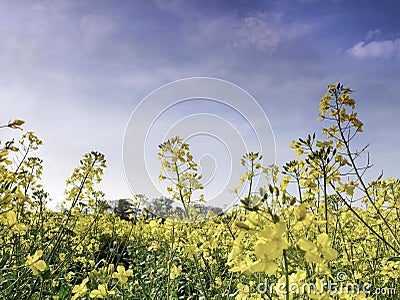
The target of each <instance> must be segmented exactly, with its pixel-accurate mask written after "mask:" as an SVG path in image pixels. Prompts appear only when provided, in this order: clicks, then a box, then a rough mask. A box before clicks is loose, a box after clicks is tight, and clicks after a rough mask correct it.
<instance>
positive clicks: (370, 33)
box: [365, 28, 382, 40]
mask: <svg viewBox="0 0 400 300" xmlns="http://www.w3.org/2000/svg"><path fill="white" fill-rule="evenodd" d="M381 33H382V30H381V29H380V28H377V29H375V30H370V31H368V32H367V34H366V35H365V38H366V39H367V40H369V39H371V38H373V37H374V36H377V35H380V34H381Z"/></svg>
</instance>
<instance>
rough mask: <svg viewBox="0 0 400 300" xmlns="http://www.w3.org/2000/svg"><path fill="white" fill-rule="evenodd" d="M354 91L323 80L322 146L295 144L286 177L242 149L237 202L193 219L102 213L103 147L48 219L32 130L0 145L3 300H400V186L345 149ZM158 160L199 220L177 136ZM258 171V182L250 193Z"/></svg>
mask: <svg viewBox="0 0 400 300" xmlns="http://www.w3.org/2000/svg"><path fill="white" fill-rule="evenodd" d="M352 93H353V92H352V90H350V89H349V88H346V87H343V85H341V84H334V85H329V87H328V89H327V92H326V94H325V95H324V96H323V97H322V98H321V100H320V116H319V119H320V120H321V121H323V123H322V124H323V125H326V127H324V128H323V129H322V133H323V134H324V136H325V138H324V139H323V140H317V139H316V137H315V134H313V135H309V136H307V137H305V138H304V139H299V140H297V141H294V142H293V143H292V148H293V149H294V150H295V155H296V159H294V160H292V161H290V162H287V163H286V164H285V165H284V166H282V167H281V168H279V167H277V166H273V165H272V166H263V165H262V164H261V162H262V155H261V154H260V153H248V154H245V155H244V156H243V157H242V160H241V162H242V165H243V175H242V176H241V177H240V182H239V185H242V186H246V187H248V193H246V196H245V197H244V198H243V199H241V205H240V206H235V207H234V208H233V209H232V210H231V211H230V212H229V213H227V214H225V215H223V216H215V217H213V218H209V219H207V220H205V221H202V222H173V221H171V220H169V219H167V220H165V219H161V218H157V217H154V216H151V217H150V216H149V215H147V214H146V212H145V213H143V214H140V215H136V216H134V217H130V218H124V219H122V218H120V217H119V216H118V215H116V214H112V213H110V212H109V211H108V210H107V209H106V208H107V202H106V201H105V200H104V199H105V195H104V194H103V193H102V192H101V191H98V190H96V184H97V183H98V182H100V181H101V177H102V174H103V171H104V169H105V168H106V160H105V157H104V155H103V154H101V153H98V152H90V153H87V154H85V155H84V156H83V157H82V159H81V161H80V162H79V165H78V166H77V167H76V168H75V169H74V171H73V173H72V175H71V177H70V178H69V179H68V180H67V187H66V192H65V203H63V209H62V210H61V211H58V212H56V211H51V210H49V209H48V208H47V207H46V201H47V198H48V195H47V193H46V192H45V190H44V189H43V187H42V185H41V184H40V178H41V175H42V160H41V159H40V158H37V157H35V156H34V153H35V150H37V149H38V147H40V145H41V144H42V142H41V141H40V140H39V139H38V138H37V137H36V136H35V135H34V134H33V133H32V132H27V133H24V134H22V137H21V139H20V141H19V142H18V143H17V142H14V140H12V141H7V142H5V143H3V144H1V149H0V244H1V248H0V251H1V254H0V275H1V276H0V298H1V299H204V300H206V299H237V300H244V299H399V297H400V296H399V294H400V282H399V278H400V234H399V232H400V228H399V227H400V226H399V225H400V223H399V217H400V199H399V195H400V181H399V180H398V179H393V178H388V179H383V178H377V179H376V180H375V181H372V182H365V180H364V173H365V172H366V171H367V170H368V169H369V168H370V162H369V159H368V156H367V155H366V153H364V152H365V151H355V150H354V149H353V148H352V142H353V139H355V138H356V137H357V135H358V134H361V133H362V128H363V123H362V122H361V121H360V120H359V119H358V115H357V113H356V112H355V100H354V99H353V98H352ZM23 125H24V122H23V121H22V120H13V121H11V122H9V123H8V124H7V125H4V126H2V127H4V128H5V127H7V128H11V129H21V128H22V126H23ZM159 158H160V160H161V164H162V167H163V168H164V169H170V170H171V171H176V172H177V174H180V175H181V176H180V181H179V182H177V183H176V184H173V183H171V186H169V187H168V191H169V192H170V194H171V198H172V199H174V201H177V202H180V203H181V204H182V207H183V208H184V215H182V216H181V218H187V219H193V218H196V207H195V206H194V205H193V202H192V201H191V197H192V191H193V190H196V189H199V190H201V189H202V188H203V186H202V185H201V183H200V179H201V178H199V177H198V176H197V175H196V173H195V171H196V166H197V165H196V163H195V162H194V161H193V157H192V156H191V155H190V149H189V145H187V144H185V143H184V142H183V140H182V139H180V138H178V137H176V138H172V139H171V140H168V141H166V142H164V143H163V144H161V145H160V154H159ZM259 176H261V177H262V178H263V180H264V186H263V187H261V188H259V189H258V190H254V189H252V186H253V185H252V182H253V181H254V180H255V178H256V177H259ZM160 179H161V180H166V178H163V177H162V176H161V178H160ZM292 191H295V192H292Z"/></svg>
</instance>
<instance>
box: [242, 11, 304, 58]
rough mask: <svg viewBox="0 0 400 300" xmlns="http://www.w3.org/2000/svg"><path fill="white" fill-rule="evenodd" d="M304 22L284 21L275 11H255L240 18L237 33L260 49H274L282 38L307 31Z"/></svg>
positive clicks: (292, 36)
mask: <svg viewBox="0 0 400 300" xmlns="http://www.w3.org/2000/svg"><path fill="white" fill-rule="evenodd" d="M308 28H309V26H307V25H306V24H296V23H285V22H284V21H283V18H282V15H281V14H277V13H266V12H263V13H255V14H253V15H250V16H247V17H245V18H243V19H242V22H241V24H240V29H239V35H240V36H241V37H243V38H244V39H245V41H246V42H248V43H250V44H251V45H254V46H255V47H257V48H258V49H261V50H271V51H273V50H275V49H276V47H277V46H278V45H279V44H280V43H281V42H282V41H284V40H287V39H292V38H295V37H297V36H300V35H302V34H304V33H305V32H307V30H308Z"/></svg>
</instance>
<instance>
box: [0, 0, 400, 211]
mask: <svg viewBox="0 0 400 300" xmlns="http://www.w3.org/2000/svg"><path fill="white" fill-rule="evenodd" d="M399 15H400V5H399V4H398V1H389V0H382V1H374V0H364V1H355V0H346V1H344V0H343V1H339V0H335V1H333V0H332V1H328V0H324V1H323V0H291V1H289V0H281V1H280V0H278V1H244V0H238V1H183V0H154V1H122V0H116V1H110V0H109V1H103V0H97V1H74V0H65V1H63V0H57V1H50V0H30V1H23V0H21V1H6V0H1V1H0V103H1V108H2V109H1V114H0V122H1V123H7V122H8V121H9V120H10V119H13V118H21V119H24V120H25V121H26V122H27V123H26V125H25V126H24V128H25V130H29V131H34V132H35V133H36V134H37V135H38V136H39V137H40V138H41V139H43V141H44V145H43V147H42V148H41V149H40V151H39V152H38V153H37V155H38V156H40V157H41V158H42V159H43V160H44V175H43V184H44V188H45V190H46V191H48V192H49V194H50V197H51V198H52V199H53V203H59V202H60V201H61V200H62V199H63V190H64V188H65V181H66V179H67V178H68V177H69V176H70V174H71V173H72V170H73V168H74V167H75V166H77V165H78V163H79V159H80V157H81V156H82V155H83V154H84V153H86V152H89V151H91V150H97V151H100V152H102V153H104V154H105V155H106V159H107V165H108V168H107V169H106V172H105V175H104V179H103V182H102V184H101V186H100V189H101V190H103V191H104V192H105V193H106V198H107V199H119V198H127V197H128V198H131V197H132V190H131V189H130V187H129V185H128V183H127V180H126V179H125V174H124V162H123V154H122V153H123V143H124V135H125V130H126V128H127V127H128V124H129V122H130V121H132V120H131V119H130V118H131V116H132V115H134V111H135V108H137V107H138V105H139V103H141V102H142V100H143V99H146V96H148V95H149V94H150V93H152V92H153V91H155V90H157V89H158V88H160V87H162V86H164V85H166V84H169V83H171V82H175V81H177V80H181V79H184V78H191V77H211V78H217V79H221V80H224V81H227V82H231V83H232V84H234V85H236V86H238V87H240V88H241V89H243V90H244V91H246V92H247V93H249V94H250V95H251V96H252V97H253V98H254V99H255V101H256V102H257V103H258V105H259V108H257V109H260V108H261V109H262V111H263V112H264V114H265V116H266V118H267V120H268V122H269V124H270V127H271V129H272V131H273V137H274V143H275V145H271V150H270V151H272V152H274V155H275V162H276V163H277V164H278V165H282V164H283V163H284V162H285V161H288V160H290V159H294V153H293V151H292V150H291V149H289V146H290V144H291V142H292V140H294V139H298V138H299V137H304V136H306V135H307V134H309V133H313V132H317V133H318V132H320V128H321V123H319V122H318V121H317V120H316V117H317V115H318V103H319V99H320V98H321V97H322V96H323V95H324V93H325V90H326V87H327V86H328V84H330V83H336V82H339V81H340V82H342V83H343V84H344V85H345V86H350V87H351V88H352V89H353V90H355V91H356V93H355V94H354V98H355V99H356V100H357V105H358V106H357V111H358V113H359V118H360V119H361V120H362V121H363V122H364V124H365V127H364V132H363V134H362V135H360V137H359V140H358V142H357V143H358V145H362V144H367V143H370V144H371V146H370V148H369V151H370V155H371V160H372V162H373V164H374V168H373V169H372V170H371V171H370V174H371V175H370V176H371V177H374V176H377V175H378V174H379V173H380V171H381V170H384V176H385V177H398V175H399V173H398V170H399V166H400V160H399V158H398V153H399V151H398V149H399V147H400V139H399V133H398V129H399V128H400V118H399V117H398V113H399V111H400V110H399V108H400V101H399V96H400V90H399V88H398V87H399V79H400V18H399V17H398V16H399ZM204 103H206V102H203V105H204ZM186 104H187V103H186ZM193 106H195V105H194V104H193V105H192V108H193ZM190 107H191V106H190V104H189V105H187V107H185V104H183V106H182V107H181V108H180V109H177V110H176V111H175V113H174V111H173V110H170V111H169V113H170V115H168V113H167V114H166V115H164V122H165V123H166V124H167V127H168V126H169V127H171V126H170V125H168V124H172V123H174V122H175V123H176V122H177V121H179V120H182V119H184V118H185V114H189V115H188V116H192V115H191V114H192V112H191V109H192V108H190ZM148 109H149V113H152V112H153V113H154V111H152V109H154V110H157V111H158V110H159V109H160V108H159V107H156V106H152V107H149V108H148ZM223 111H224V109H220V108H216V109H215V110H213V113H214V117H215V116H218V115H220V116H222V118H225V119H227V118H228V117H226V116H227V114H223V113H222V112H223ZM201 112H205V111H203V110H202V111H201ZM228 114H229V113H228ZM251 114H252V113H250V116H248V117H249V120H251ZM160 122H161V124H163V123H162V122H163V120H161V121H160ZM231 123H232V124H231V125H232V126H231V127H234V129H235V128H236V129H240V128H243V126H245V125H244V123H243V120H239V119H237V118H236V119H235V118H233V119H232V120H231ZM169 127H168V128H169ZM208 127H210V125H209V126H208ZM159 128H163V126H161V125H160V126H159ZM186 128H188V126H186ZM189 128H190V125H189ZM261 129H262V128H261ZM261 129H260V128H258V129H257V130H258V131H259V132H260V130H261ZM159 130H161V129H159ZM196 130H197V129H196ZM268 130H269V129H268ZM268 130H267V131H268ZM168 132H169V131H168ZM168 132H167V131H166V132H165V136H167V133H168ZM178 133H179V132H178ZM8 134H9V133H8V132H4V131H3V132H2V133H1V135H0V139H1V140H4V139H5V138H6V137H7V135H8ZM161 142H162V141H159V143H161ZM138 144H139V146H138V147H141V146H142V144H141V143H138ZM200 144H201V143H200ZM203 145H204V144H203ZM199 147H201V146H199ZM206 150H207V149H206V147H205V148H204V149H202V151H200V152H201V153H200V154H201V155H206ZM154 151H155V153H156V152H157V150H154ZM155 159H156V158H155ZM239 159H240V157H232V160H234V161H239ZM210 165H215V162H213V161H212V159H211V160H210ZM211 173H212V172H211ZM211 173H210V174H211ZM209 176H211V177H212V175H209ZM234 176H236V174H234Z"/></svg>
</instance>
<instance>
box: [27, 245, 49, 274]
mask: <svg viewBox="0 0 400 300" xmlns="http://www.w3.org/2000/svg"><path fill="white" fill-rule="evenodd" d="M42 255H43V251H42V250H37V251H36V252H35V254H34V255H33V256H31V255H30V254H28V258H27V260H26V263H25V266H27V267H28V268H30V269H31V270H32V272H33V275H38V274H39V272H38V271H40V272H43V271H44V270H45V269H46V263H45V262H44V260H42V259H40V258H41V257H42Z"/></svg>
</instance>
